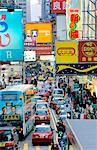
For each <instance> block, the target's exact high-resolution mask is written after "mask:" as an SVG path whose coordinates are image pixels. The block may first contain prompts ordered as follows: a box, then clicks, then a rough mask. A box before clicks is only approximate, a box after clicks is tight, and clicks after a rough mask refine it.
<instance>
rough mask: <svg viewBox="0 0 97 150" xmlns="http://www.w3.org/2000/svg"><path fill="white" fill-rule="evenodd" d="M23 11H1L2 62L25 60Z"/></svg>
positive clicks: (0, 53) (0, 55) (0, 56)
mask: <svg viewBox="0 0 97 150" xmlns="http://www.w3.org/2000/svg"><path fill="white" fill-rule="evenodd" d="M23 50H24V42H23V23H22V10H21V9H15V10H14V12H8V11H7V9H1V10H0V61H22V60H23Z"/></svg>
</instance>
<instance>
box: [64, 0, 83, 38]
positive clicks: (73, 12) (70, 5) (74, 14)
mask: <svg viewBox="0 0 97 150" xmlns="http://www.w3.org/2000/svg"><path fill="white" fill-rule="evenodd" d="M81 9H82V2H81V1H80V0H72V1H70V0H67V2H66V26H67V39H68V40H75V39H80V38H81V37H82V23H81V16H82V12H81Z"/></svg>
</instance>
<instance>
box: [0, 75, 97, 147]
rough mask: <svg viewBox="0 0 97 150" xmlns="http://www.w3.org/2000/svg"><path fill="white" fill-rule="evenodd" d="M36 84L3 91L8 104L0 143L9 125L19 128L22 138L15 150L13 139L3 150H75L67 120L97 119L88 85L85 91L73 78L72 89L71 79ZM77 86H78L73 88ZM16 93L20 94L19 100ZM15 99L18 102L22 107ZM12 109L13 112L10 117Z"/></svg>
mask: <svg viewBox="0 0 97 150" xmlns="http://www.w3.org/2000/svg"><path fill="white" fill-rule="evenodd" d="M35 81H36V80H35ZM35 81H34V82H33V84H20V83H19V84H16V85H9V86H7V87H6V88H4V89H2V90H1V91H0V99H1V102H3V101H4V102H3V103H2V104H3V105H4V107H3V108H2V111H3V115H0V122H2V121H3V122H2V124H1V126H3V130H1V129H0V139H1V138H2V136H1V134H2V132H3V134H4V133H5V131H7V132H8V131H9V130H8V129H6V128H5V127H4V126H5V124H6V122H7V126H8V124H9V126H10V127H11V125H14V126H15V127H16V130H15V131H17V133H18V137H19V139H18V142H17V143H15V144H16V145H15V144H14V145H15V147H13V146H12V145H10V144H12V143H11V142H15V141H14V140H15V138H14V139H10V140H11V141H10V140H8V139H7V140H4V141H2V140H1V141H0V150H4V148H5V147H6V148H7V149H11V150H15V149H20V150H23V149H24V150H28V149H29V150H30V149H33V150H41V149H43V150H73V149H74V143H73V136H72V135H71V134H72V133H70V131H68V130H67V128H68V127H67V124H66V120H67V119H97V115H96V114H97V110H96V109H94V108H93V105H95V103H96V102H95V95H93V96H92V95H91V92H90V89H88V88H87V84H88V83H86V84H84V86H83V91H81V88H80V86H78V84H79V81H78V78H76V79H75V78H73V77H70V79H69V85H68V79H67V77H63V78H61V77H60V78H56V80H52V81H48V80H46V81H36V82H35ZM71 83H72V84H71ZM70 84H71V85H70ZM75 84H76V85H77V86H76V88H73V87H75V86H74V85H75ZM75 89H76V90H75ZM15 92H17V95H18V94H19V99H18V98H17V97H18V96H16V93H15ZM20 92H21V93H20ZM23 98H24V102H23ZM12 99H14V100H17V99H18V100H17V101H18V103H17V102H15V101H13V100H12ZM6 100H7V102H6ZM9 100H10V101H9ZM21 100H22V101H21ZM19 105H20V106H21V107H20V108H19ZM5 106H8V107H7V108H6V107H5ZM13 107H14V108H13ZM10 108H11V111H12V112H11V113H9V114H10V115H9V114H8V111H9V112H10ZM22 108H23V110H22ZM0 109H1V108H0ZM16 110H17V111H16ZM21 110H22V111H23V112H22V111H21ZM5 112H7V113H5ZM22 113H23V116H24V117H23V116H22ZM13 118H14V119H13ZM20 120H21V121H20ZM21 122H22V123H23V124H22V123H21ZM19 123H20V124H19ZM0 128H2V127H0ZM4 128H5V130H4ZM7 134H9V132H8V133H7ZM3 136H5V135H3ZM13 137H14V135H13ZM8 138H9V136H8ZM6 142H7V143H6ZM6 144H7V146H6ZM6 148H5V149H6Z"/></svg>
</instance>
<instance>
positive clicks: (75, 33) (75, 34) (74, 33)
mask: <svg viewBox="0 0 97 150" xmlns="http://www.w3.org/2000/svg"><path fill="white" fill-rule="evenodd" d="M78 37H79V32H78V30H70V38H74V39H77V38H78Z"/></svg>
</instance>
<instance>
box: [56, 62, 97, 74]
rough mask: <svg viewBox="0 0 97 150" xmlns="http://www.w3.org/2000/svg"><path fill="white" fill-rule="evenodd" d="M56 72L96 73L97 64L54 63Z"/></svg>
mask: <svg viewBox="0 0 97 150" xmlns="http://www.w3.org/2000/svg"><path fill="white" fill-rule="evenodd" d="M56 74H57V75H59V74H61V75H62V74H63V75H65V74H70V75H74V74H75V75H77V74H79V75H88V74H90V75H91V74H93V75H94V74H95V75H96V74H97V64H95V63H94V64H90V63H87V64H84V63H83V64H62V65H61V64H57V65H56Z"/></svg>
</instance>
